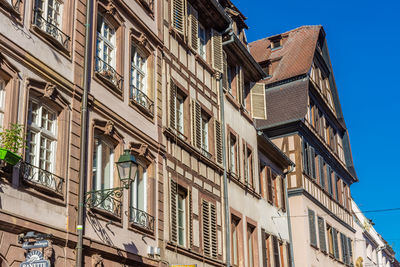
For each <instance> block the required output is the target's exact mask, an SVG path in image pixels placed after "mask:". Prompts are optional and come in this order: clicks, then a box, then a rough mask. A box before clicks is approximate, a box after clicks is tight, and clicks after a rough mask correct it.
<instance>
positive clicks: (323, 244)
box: [318, 217, 326, 251]
mask: <svg viewBox="0 0 400 267" xmlns="http://www.w3.org/2000/svg"><path fill="white" fill-rule="evenodd" d="M318 235H319V247H320V249H321V251H326V239H325V225H324V219H323V218H321V217H318Z"/></svg>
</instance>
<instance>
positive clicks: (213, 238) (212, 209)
mask: <svg viewBox="0 0 400 267" xmlns="http://www.w3.org/2000/svg"><path fill="white" fill-rule="evenodd" d="M210 212H211V213H210V224H211V256H212V257H213V258H216V257H217V255H218V246H217V244H218V243H217V210H216V208H215V205H214V204H212V203H210Z"/></svg>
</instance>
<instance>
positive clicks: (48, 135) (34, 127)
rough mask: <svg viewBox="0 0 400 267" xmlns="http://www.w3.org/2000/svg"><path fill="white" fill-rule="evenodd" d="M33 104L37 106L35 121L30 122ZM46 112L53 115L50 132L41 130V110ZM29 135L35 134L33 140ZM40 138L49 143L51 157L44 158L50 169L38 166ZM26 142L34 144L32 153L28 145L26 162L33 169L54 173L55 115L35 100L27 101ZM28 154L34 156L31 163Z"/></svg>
mask: <svg viewBox="0 0 400 267" xmlns="http://www.w3.org/2000/svg"><path fill="white" fill-rule="evenodd" d="M33 104H35V105H37V106H38V109H37V113H36V114H35V116H36V119H35V121H32V116H33V113H34V112H33V110H32V105H33ZM44 109H45V110H47V111H48V112H49V113H50V114H52V115H54V119H53V122H52V123H53V125H52V127H51V129H50V130H47V129H45V128H43V126H42V123H43V121H42V119H43V118H42V116H43V110H44ZM31 133H34V134H35V140H34V141H33V140H31V137H30V136H31ZM42 137H43V138H44V139H45V140H46V142H47V141H50V142H51V145H50V151H51V156H50V159H47V156H46V158H45V161H49V162H50V164H51V167H50V169H46V168H44V169H43V168H42V166H40V163H41V159H40V145H41V143H40V141H41V140H42ZM28 138H29V139H28V140H30V141H31V142H32V141H33V144H35V149H34V150H33V151H31V147H30V146H29V145H28V149H27V152H28V153H27V156H28V161H29V163H30V164H32V165H33V166H35V167H38V168H39V169H43V170H46V171H48V172H50V173H54V171H55V169H56V168H55V163H56V162H55V159H56V152H57V150H56V148H57V147H56V144H57V113H56V112H55V111H54V110H53V109H51V108H50V107H48V106H47V105H45V104H43V103H40V102H39V101H38V100H36V99H32V98H31V99H29V110H28ZM30 154H33V155H35V156H34V160H33V161H32V160H31V158H30Z"/></svg>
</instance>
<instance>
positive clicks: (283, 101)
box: [250, 26, 357, 266]
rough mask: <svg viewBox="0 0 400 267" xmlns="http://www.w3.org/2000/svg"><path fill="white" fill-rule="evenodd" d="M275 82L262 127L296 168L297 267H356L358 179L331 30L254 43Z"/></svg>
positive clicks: (291, 191) (292, 196)
mask: <svg viewBox="0 0 400 267" xmlns="http://www.w3.org/2000/svg"><path fill="white" fill-rule="evenodd" d="M250 51H251V53H252V55H253V56H254V57H255V59H256V60H257V62H258V63H259V64H260V65H261V67H262V68H263V69H264V70H265V72H266V73H267V74H268V76H269V77H267V78H266V79H265V80H263V83H264V84H265V106H263V108H265V109H266V119H257V120H256V127H257V129H258V130H259V131H262V132H263V133H264V134H266V135H267V136H268V137H270V138H271V139H272V140H273V142H274V144H276V145H277V146H278V147H279V148H280V149H281V150H282V151H284V152H285V153H286V154H287V156H288V157H289V158H290V159H291V160H292V161H293V162H295V163H296V168H295V170H294V171H293V172H292V173H291V174H289V176H288V195H289V208H290V211H291V212H290V218H291V230H292V233H293V247H294V260H295V264H296V266H342V265H351V264H353V256H352V255H353V246H354V233H355V229H354V226H353V220H352V214H351V195H350V186H351V184H352V183H354V182H356V181H357V177H356V174H355V172H354V167H353V164H352V157H351V150H350V144H349V139H348V134H347V131H346V127H345V124H344V119H343V114H342V112H341V108H340V102H339V97H338V93H337V89H336V86H335V80H334V75H333V70H332V66H331V63H330V59H329V53H328V48H327V44H326V39H325V32H324V30H323V28H322V27H321V26H303V27H300V28H297V29H294V30H291V31H289V32H286V33H282V34H279V35H275V36H271V37H267V38H264V39H261V40H258V41H255V42H253V43H251V44H250Z"/></svg>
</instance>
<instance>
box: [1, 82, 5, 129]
mask: <svg viewBox="0 0 400 267" xmlns="http://www.w3.org/2000/svg"><path fill="white" fill-rule="evenodd" d="M5 97H6V82H5V81H4V80H3V79H1V78H0V127H1V128H3V127H4V112H5V104H6V103H5V102H6V99H5Z"/></svg>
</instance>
